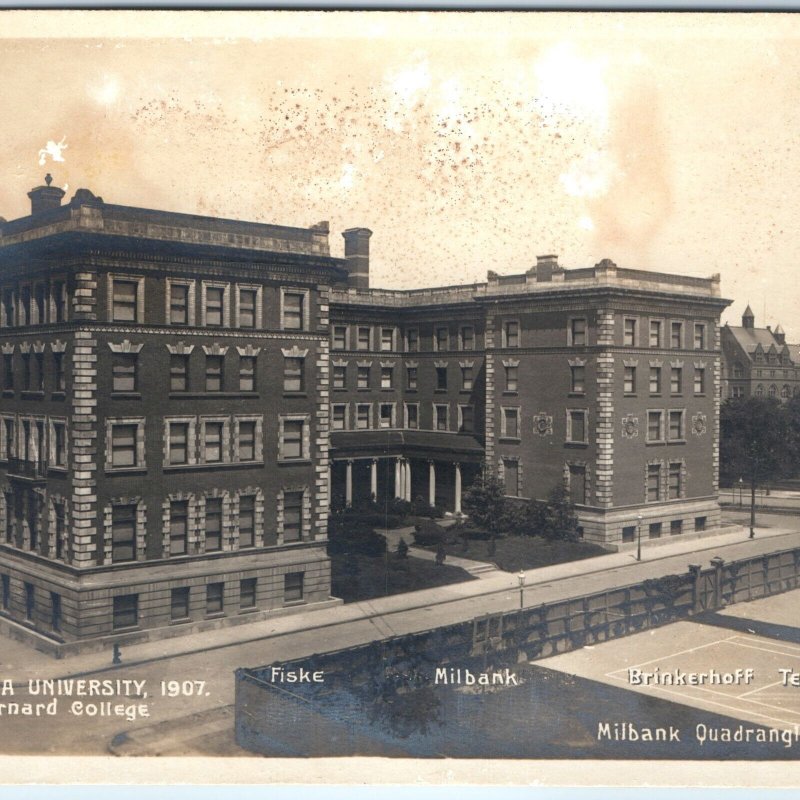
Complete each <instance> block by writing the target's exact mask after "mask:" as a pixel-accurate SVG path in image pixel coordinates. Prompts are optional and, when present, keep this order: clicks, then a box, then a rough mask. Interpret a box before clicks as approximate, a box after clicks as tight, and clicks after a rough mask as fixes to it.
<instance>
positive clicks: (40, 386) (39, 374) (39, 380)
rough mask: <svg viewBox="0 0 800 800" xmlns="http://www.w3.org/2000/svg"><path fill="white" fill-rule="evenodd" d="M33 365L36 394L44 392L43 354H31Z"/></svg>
mask: <svg viewBox="0 0 800 800" xmlns="http://www.w3.org/2000/svg"><path fill="white" fill-rule="evenodd" d="M33 364H34V367H35V380H34V384H33V385H34V387H35V389H36V391H37V392H43V391H44V353H34V354H33Z"/></svg>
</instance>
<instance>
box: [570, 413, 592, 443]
mask: <svg viewBox="0 0 800 800" xmlns="http://www.w3.org/2000/svg"><path fill="white" fill-rule="evenodd" d="M588 417H589V412H588V411H586V410H584V409H576V410H571V411H567V441H568V442H572V443H573V444H586V443H587V442H588V438H587V437H588V433H589V432H588Z"/></svg>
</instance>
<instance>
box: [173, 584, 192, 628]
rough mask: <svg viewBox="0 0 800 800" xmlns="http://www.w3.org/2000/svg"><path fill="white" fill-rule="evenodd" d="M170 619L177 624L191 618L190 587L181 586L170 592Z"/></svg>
mask: <svg viewBox="0 0 800 800" xmlns="http://www.w3.org/2000/svg"><path fill="white" fill-rule="evenodd" d="M169 618H170V619H171V620H172V621H173V622H175V621H177V620H180V619H188V618H189V587H188V586H181V587H180V588H178V589H173V590H172V591H171V592H170V599H169Z"/></svg>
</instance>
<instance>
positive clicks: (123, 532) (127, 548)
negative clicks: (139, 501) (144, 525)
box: [111, 505, 136, 564]
mask: <svg viewBox="0 0 800 800" xmlns="http://www.w3.org/2000/svg"><path fill="white" fill-rule="evenodd" d="M135 559H136V506H135V505H128V506H114V507H113V508H112V509H111V560H112V561H113V562H114V563H115V564H118V563H120V562H122V561H134V560H135Z"/></svg>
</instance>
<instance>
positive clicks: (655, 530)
mask: <svg viewBox="0 0 800 800" xmlns="http://www.w3.org/2000/svg"><path fill="white" fill-rule="evenodd" d="M647 535H648V537H649V538H650V539H660V538H661V523H660V522H651V523H650V527H649V528H648V532H647Z"/></svg>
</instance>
